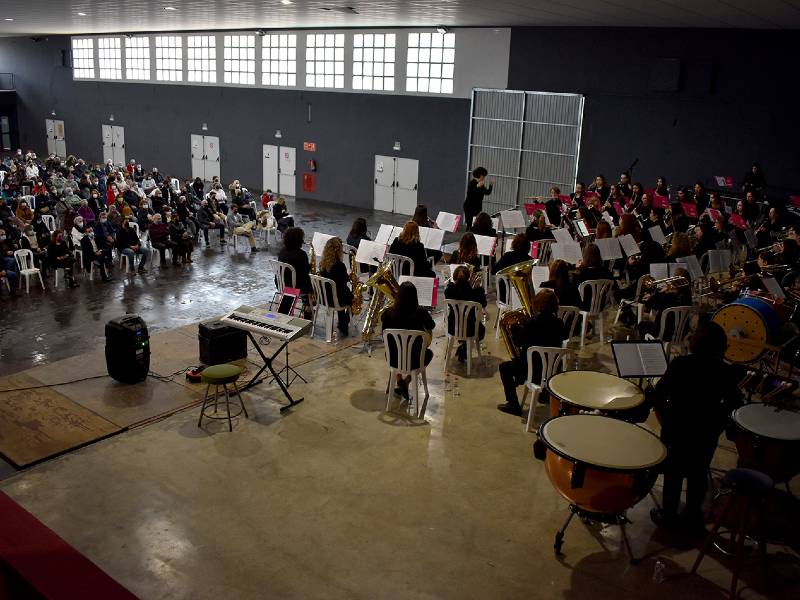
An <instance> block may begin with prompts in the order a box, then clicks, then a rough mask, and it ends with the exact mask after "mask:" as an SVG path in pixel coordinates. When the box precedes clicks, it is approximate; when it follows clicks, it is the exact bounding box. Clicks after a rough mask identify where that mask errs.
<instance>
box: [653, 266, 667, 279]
mask: <svg viewBox="0 0 800 600" xmlns="http://www.w3.org/2000/svg"><path fill="white" fill-rule="evenodd" d="M650 275H651V276H652V277H653V279H666V278H667V277H669V266H668V264H667V263H650Z"/></svg>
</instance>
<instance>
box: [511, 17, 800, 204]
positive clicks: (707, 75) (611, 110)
mask: <svg viewBox="0 0 800 600" xmlns="http://www.w3.org/2000/svg"><path fill="white" fill-rule="evenodd" d="M664 58H679V59H681V66H682V69H681V77H680V81H679V86H680V87H679V91H677V92H656V91H650V89H649V88H651V87H653V86H654V84H655V83H656V82H657V80H659V79H662V80H663V79H664V78H663V77H660V75H661V73H660V68H661V59H664ZM798 59H800V49H799V47H798V45H797V33H796V32H779V31H736V30H727V31H725V30H699V29H694V30H658V29H605V28H600V29H579V28H571V29H562V28H514V29H513V30H512V35H511V62H510V67H509V81H508V85H509V88H512V89H526V90H541V91H552V92H573V93H581V94H584V95H585V96H586V106H585V112H584V122H583V123H584V124H583V138H582V144H581V160H580V166H579V178H581V179H584V180H589V179H590V178H591V177H592V176H594V175H595V174H597V173H604V174H605V175H606V177H608V178H616V177H617V176H618V175H619V173H620V171H621V170H623V169H625V168H627V167H628V166H629V165H630V164H631V163H632V162H633V161H634V159H636V158H639V159H640V160H639V164H638V166H637V168H636V171H635V173H634V179H636V180H642V181H643V182H645V183H646V184H651V183H655V178H656V177H658V176H659V175H662V174H663V175H666V176H667V177H668V179H669V180H670V181H672V182H675V183H679V182H683V183H686V182H693V181H694V180H695V179H698V178H700V179H705V178H709V177H711V176H713V175H734V176H735V177H736V178H737V180H738V179H739V178H741V176H742V175H743V174H744V172H745V171H746V170H747V169H748V168H749V166H750V164H751V162H752V161H760V162H761V163H762V166H763V167H764V169H765V172H766V175H767V179H768V181H769V183H770V184H771V187H774V188H775V191H780V190H782V189H798V187H800V186H799V185H798V183H797V168H798V165H800V146H799V145H798V138H799V137H800V120H798V119H797V117H796V112H797V108H796V106H797V98H798V93H800V82H798V79H797V77H795V76H794V75H793V73H792V72H791V66H790V65H796V64H798ZM614 180H615V181H616V179H614Z"/></svg>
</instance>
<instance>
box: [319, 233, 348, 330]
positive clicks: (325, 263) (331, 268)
mask: <svg viewBox="0 0 800 600" xmlns="http://www.w3.org/2000/svg"><path fill="white" fill-rule="evenodd" d="M343 252H344V246H343V245H342V240H340V239H339V238H338V237H334V238H331V239H329V240H328V241H327V242H325V248H324V249H323V251H322V259H321V260H320V261H319V274H320V276H321V277H326V278H328V279H330V280H331V281H333V283H334V285H335V286H336V298H337V299H338V300H339V306H350V304H351V303H352V302H353V292H351V291H350V287H349V284H350V276H349V275H348V274H347V267H346V266H345V265H344V263H343V262H342V253H343ZM327 293H328V303H329V304H330V305H333V291H332V290H330V289H329V290H328V291H327ZM336 321H337V326H338V328H339V333H341V334H342V336H347V335H348V333H349V331H348V326H349V325H350V312H349V311H348V310H347V309H345V310H340V311H338V312H337V314H336Z"/></svg>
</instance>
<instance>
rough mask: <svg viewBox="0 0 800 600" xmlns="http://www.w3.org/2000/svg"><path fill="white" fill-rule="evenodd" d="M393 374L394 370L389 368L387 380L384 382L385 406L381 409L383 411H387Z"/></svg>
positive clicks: (390, 397)
mask: <svg viewBox="0 0 800 600" xmlns="http://www.w3.org/2000/svg"><path fill="white" fill-rule="evenodd" d="M394 376H395V370H394V369H389V381H388V382H387V383H386V408H384V409H383V411H384V412H389V402H390V401H391V399H392V380H393V379H394Z"/></svg>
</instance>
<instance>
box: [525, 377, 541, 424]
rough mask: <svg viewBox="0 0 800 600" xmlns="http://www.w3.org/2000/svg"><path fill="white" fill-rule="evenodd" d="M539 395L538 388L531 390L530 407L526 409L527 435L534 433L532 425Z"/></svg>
mask: <svg viewBox="0 0 800 600" xmlns="http://www.w3.org/2000/svg"><path fill="white" fill-rule="evenodd" d="M527 390H528V388H527V386H526V387H525V391H526V392H527ZM539 394H541V389H539V388H538V387H537V388H536V389H534V390H533V393H532V394H531V405H530V407H529V408H528V423H527V424H526V425H525V431H527V432H528V433H533V432H534V431H536V428H535V427H534V423H535V422H536V406H537V405H538V404H539Z"/></svg>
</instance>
